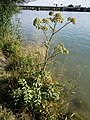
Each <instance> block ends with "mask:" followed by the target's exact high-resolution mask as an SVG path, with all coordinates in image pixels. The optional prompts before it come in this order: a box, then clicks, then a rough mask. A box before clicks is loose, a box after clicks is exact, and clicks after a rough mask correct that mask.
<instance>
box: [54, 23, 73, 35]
mask: <svg viewBox="0 0 90 120" xmlns="http://www.w3.org/2000/svg"><path fill="white" fill-rule="evenodd" d="M70 23H71V22H67V23H66V24H65V25H63V26H62V27H61V28H59V29H58V30H57V31H56V32H54V34H56V33H57V32H59V31H60V30H62V29H63V28H64V27H65V26H67V25H68V24H70Z"/></svg>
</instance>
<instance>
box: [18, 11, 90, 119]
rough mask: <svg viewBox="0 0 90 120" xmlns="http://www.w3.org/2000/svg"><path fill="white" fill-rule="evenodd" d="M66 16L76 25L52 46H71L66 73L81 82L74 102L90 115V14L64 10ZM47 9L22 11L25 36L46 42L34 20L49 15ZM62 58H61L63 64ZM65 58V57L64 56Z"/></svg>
mask: <svg viewBox="0 0 90 120" xmlns="http://www.w3.org/2000/svg"><path fill="white" fill-rule="evenodd" d="M62 14H63V16H64V18H65V19H66V18H67V17H68V16H71V17H74V18H76V20H77V23H76V25H69V26H67V27H66V28H64V29H63V30H62V31H61V32H60V33H59V34H57V36H56V37H55V38H54V39H55V41H54V40H53V42H52V47H54V46H56V45H57V44H58V43H60V42H63V43H64V44H65V46H66V47H67V48H68V49H69V51H70V54H69V55H68V56H67V58H66V59H67V63H66V68H65V69H66V71H65V75H66V76H67V79H73V80H75V82H76V84H78V85H79V87H78V88H77V93H78V96H79V98H80V99H81V101H82V102H81V101H80V100H79V99H76V98H75V99H74V100H73V104H74V105H75V106H76V108H78V109H80V110H81V112H82V113H83V114H85V113H87V116H88V117H89V118H90V115H89V114H90V113H89V111H90V13H86V12H83V13H82V12H79V13H75V12H62ZM47 15H48V12H47V11H28V10H27V11H22V14H19V15H18V16H19V18H21V29H22V36H23V39H24V40H25V39H27V40H29V41H35V42H43V40H44V36H43V34H42V32H39V31H37V30H36V29H35V28H34V27H33V25H32V22H33V20H34V18H35V17H40V18H43V17H47ZM60 59H61V57H58V58H57V61H58V64H60V62H59V61H60ZM62 60H63V59H62Z"/></svg>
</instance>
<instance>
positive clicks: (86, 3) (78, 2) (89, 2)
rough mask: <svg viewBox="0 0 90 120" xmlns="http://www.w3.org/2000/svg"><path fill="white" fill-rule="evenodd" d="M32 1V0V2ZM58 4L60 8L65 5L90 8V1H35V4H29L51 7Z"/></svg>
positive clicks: (31, 3)
mask: <svg viewBox="0 0 90 120" xmlns="http://www.w3.org/2000/svg"><path fill="white" fill-rule="evenodd" d="M31 1H32V0H31ZM54 4H57V5H58V6H60V5H61V4H63V6H66V5H69V4H73V5H74V6H75V5H81V6H82V7H90V0H36V1H35V0H34V2H29V3H28V5H51V6H53V5H54Z"/></svg>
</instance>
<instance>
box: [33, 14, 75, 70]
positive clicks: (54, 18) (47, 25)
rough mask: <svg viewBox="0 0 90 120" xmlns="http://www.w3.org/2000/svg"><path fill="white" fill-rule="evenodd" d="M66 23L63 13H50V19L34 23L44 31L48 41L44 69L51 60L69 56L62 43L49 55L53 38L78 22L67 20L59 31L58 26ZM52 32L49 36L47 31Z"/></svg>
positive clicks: (72, 19)
mask: <svg viewBox="0 0 90 120" xmlns="http://www.w3.org/2000/svg"><path fill="white" fill-rule="evenodd" d="M63 22H64V18H63V16H62V14H61V13H54V12H49V18H43V19H40V18H35V20H34V21H33V25H34V26H35V27H36V28H37V29H38V30H42V31H43V33H44V35H45V38H46V41H45V43H44V46H45V47H46V54H45V60H44V66H43V69H44V68H45V66H46V64H47V62H48V60H49V59H50V58H53V57H55V56H57V55H58V54H68V53H69V52H68V49H67V48H65V46H64V44H63V43H60V44H59V45H57V46H56V47H55V48H54V50H53V52H52V53H51V54H50V55H49V54H48V52H49V48H50V42H51V41H52V38H53V36H54V35H55V34H56V33H58V32H59V31H61V30H62V29H63V28H64V27H65V26H67V25H68V24H70V23H72V24H76V20H75V18H71V17H68V18H67V22H66V23H65V24H64V25H63V26H62V27H60V28H59V29H57V25H58V24H60V23H63ZM49 29H50V30H51V34H50V36H48V35H47V31H48V30H49Z"/></svg>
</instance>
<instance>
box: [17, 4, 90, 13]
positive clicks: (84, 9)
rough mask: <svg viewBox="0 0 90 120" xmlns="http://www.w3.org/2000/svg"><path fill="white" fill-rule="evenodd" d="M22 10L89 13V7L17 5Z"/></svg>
mask: <svg viewBox="0 0 90 120" xmlns="http://www.w3.org/2000/svg"><path fill="white" fill-rule="evenodd" d="M19 7H20V8H21V9H23V10H37V11H40V10H43V11H71V12H72V11H74V12H90V7H67V6H62V7H58V6H25V5H19Z"/></svg>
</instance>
